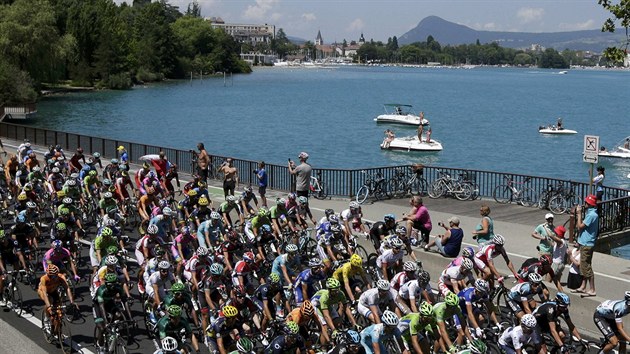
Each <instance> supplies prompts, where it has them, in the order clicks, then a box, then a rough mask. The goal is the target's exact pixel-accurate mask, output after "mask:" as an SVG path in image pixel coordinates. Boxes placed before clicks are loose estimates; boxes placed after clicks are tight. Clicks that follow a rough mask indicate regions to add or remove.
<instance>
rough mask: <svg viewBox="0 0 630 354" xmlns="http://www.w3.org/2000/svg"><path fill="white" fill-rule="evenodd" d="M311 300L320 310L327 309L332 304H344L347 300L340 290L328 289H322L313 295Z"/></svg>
mask: <svg viewBox="0 0 630 354" xmlns="http://www.w3.org/2000/svg"><path fill="white" fill-rule="evenodd" d="M311 302H313V306H315V307H317V308H318V309H320V310H328V309H329V308H330V307H331V306H332V305H335V304H345V303H347V302H348V300H347V299H346V295H344V293H343V291H341V290H338V291H334V292H331V291H330V290H328V289H322V290H320V291H318V292H316V293H315V294H314V295H313V297H312V298H311Z"/></svg>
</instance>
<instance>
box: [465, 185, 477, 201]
mask: <svg viewBox="0 0 630 354" xmlns="http://www.w3.org/2000/svg"><path fill="white" fill-rule="evenodd" d="M466 183H467V184H470V187H471V188H472V194H471V195H470V200H477V199H479V197H480V195H479V185H478V184H477V183H473V182H466Z"/></svg>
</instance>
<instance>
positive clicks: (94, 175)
mask: <svg viewBox="0 0 630 354" xmlns="http://www.w3.org/2000/svg"><path fill="white" fill-rule="evenodd" d="M97 174H98V172H96V170H90V172H88V175H89V176H91V177H96V175H97Z"/></svg>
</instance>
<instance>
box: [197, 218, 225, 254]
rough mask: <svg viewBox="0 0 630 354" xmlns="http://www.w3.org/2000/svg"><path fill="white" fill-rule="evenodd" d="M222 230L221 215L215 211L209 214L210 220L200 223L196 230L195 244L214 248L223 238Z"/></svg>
mask: <svg viewBox="0 0 630 354" xmlns="http://www.w3.org/2000/svg"><path fill="white" fill-rule="evenodd" d="M223 230H224V229H223V222H221V214H219V213H217V212H216V211H213V212H211V213H210V219H209V220H204V221H202V222H201V223H200V224H199V227H198V228H197V242H198V243H199V246H203V247H213V246H215V247H216V246H217V245H218V244H219V242H220V241H221V238H222V237H223V236H224V232H223Z"/></svg>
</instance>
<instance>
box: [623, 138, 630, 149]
mask: <svg viewBox="0 0 630 354" xmlns="http://www.w3.org/2000/svg"><path fill="white" fill-rule="evenodd" d="M623 148H624V149H630V138H626V142H625V143H624V144H623Z"/></svg>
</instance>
